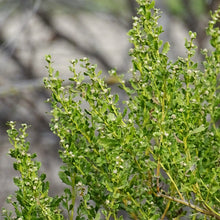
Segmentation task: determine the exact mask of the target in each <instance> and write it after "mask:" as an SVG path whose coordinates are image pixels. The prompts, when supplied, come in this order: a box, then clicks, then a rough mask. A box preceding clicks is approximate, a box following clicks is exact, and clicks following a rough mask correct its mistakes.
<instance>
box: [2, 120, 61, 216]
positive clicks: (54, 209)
mask: <svg viewBox="0 0 220 220" xmlns="http://www.w3.org/2000/svg"><path fill="white" fill-rule="evenodd" d="M9 126H10V129H9V130H8V136H9V140H10V142H11V144H12V145H13V146H14V148H13V149H10V150H9V155H10V156H11V157H12V158H15V159H16V162H15V163H14V169H15V170H17V171H18V172H19V173H20V177H15V178H14V183H15V185H16V186H17V187H18V190H17V191H16V192H15V198H13V197H12V196H9V197H8V199H7V202H8V203H11V204H12V205H13V206H14V209H15V214H16V216H17V218H16V219H19V220H22V219H48V220H52V219H56V220H58V219H63V216H62V215H61V214H60V210H59V209H58V205H59V203H60V200H61V198H58V197H55V198H51V197H49V196H48V190H49V183H48V182H45V181H44V180H45V178H46V175H45V174H41V175H40V176H39V175H38V170H39V168H40V163H39V162H37V161H34V160H33V159H34V158H35V157H36V154H30V153H28V150H29V142H27V141H26V140H25V138H26V137H27V133H26V129H27V125H26V124H22V127H21V128H20V129H19V130H17V129H16V128H15V123H14V122H9ZM2 214H3V216H4V219H7V220H9V219H14V218H13V217H12V213H11V212H8V211H7V210H6V209H3V211H2Z"/></svg>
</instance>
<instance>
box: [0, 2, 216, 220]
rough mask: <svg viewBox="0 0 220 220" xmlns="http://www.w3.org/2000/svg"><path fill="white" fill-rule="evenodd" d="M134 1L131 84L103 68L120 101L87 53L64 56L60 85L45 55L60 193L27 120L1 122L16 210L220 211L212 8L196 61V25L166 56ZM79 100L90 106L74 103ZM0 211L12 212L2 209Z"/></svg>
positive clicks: (161, 214) (151, 21)
mask: <svg viewBox="0 0 220 220" xmlns="http://www.w3.org/2000/svg"><path fill="white" fill-rule="evenodd" d="M137 2H138V3H139V9H138V17H134V18H133V19H134V23H133V29H132V30H130V32H129V35H130V41H131V43H132V44H133V45H134V47H133V48H132V49H131V50H130V55H131V57H132V64H133V68H132V70H131V71H132V74H133V77H132V78H131V80H130V86H127V85H126V84H125V82H124V80H123V78H122V77H121V76H119V75H117V74H116V72H115V70H112V71H110V74H111V75H112V76H113V77H115V78H117V80H118V83H119V84H120V86H121V88H122V89H123V90H124V91H126V93H127V94H128V97H129V99H128V101H125V103H124V109H123V110H120V109H119V107H118V101H119V96H118V95H117V94H116V95H112V94H111V89H110V88H108V86H107V85H106V83H105V81H104V79H103V78H101V77H100V75H101V72H98V73H97V72H96V66H95V65H92V64H90V62H89V60H88V59H87V58H83V59H81V60H72V61H71V66H70V71H71V72H72V77H71V78H70V79H69V80H70V83H69V84H68V85H67V86H64V85H63V80H62V79H61V78H60V77H59V72H54V69H53V68H52V61H51V57H50V56H47V57H46V61H47V62H48V72H49V77H48V78H45V81H44V83H45V87H46V88H48V89H49V90H50V91H51V98H50V99H49V102H50V103H51V105H52V111H51V113H52V116H53V117H52V120H51V130H52V131H53V132H54V133H55V134H56V135H57V136H58V137H59V138H60V145H61V146H62V150H61V151H60V152H59V153H60V157H61V159H62V161H63V166H62V167H61V171H60V172H59V177H60V179H61V180H62V181H63V182H64V183H65V184H66V185H67V188H66V189H65V190H64V194H63V195H62V196H61V197H56V198H50V197H49V196H48V188H49V186H48V183H46V182H44V179H45V175H44V174H43V175H41V176H40V177H38V169H39V163H38V162H35V161H34V160H32V159H33V158H34V157H35V155H30V154H29V153H28V152H27V151H28V148H29V144H28V143H27V142H25V139H24V138H25V137H26V125H24V126H23V127H22V128H21V129H20V131H21V134H20V135H19V132H18V130H16V128H15V124H14V123H10V126H11V128H10V129H9V131H8V134H9V138H10V140H11V143H12V144H13V145H14V149H11V150H10V155H11V156H12V157H14V158H16V160H17V161H16V162H15V164H14V168H15V169H16V170H18V171H19V172H20V174H21V176H20V177H19V178H16V179H15V180H14V181H15V184H16V185H17V186H18V188H19V190H18V191H17V192H16V194H15V195H16V199H17V200H15V201H14V200H13V201H12V202H11V203H12V205H13V206H14V208H15V214H16V215H17V217H15V218H16V219H62V218H63V216H62V212H61V211H60V210H59V207H62V208H64V209H66V210H67V212H68V219H73V218H74V215H77V217H76V219H78V220H80V219H95V220H98V219H101V218H104V219H110V218H113V219H123V217H122V216H119V215H118V213H119V211H120V210H124V211H126V212H127V213H128V214H129V216H130V218H132V219H165V218H167V219H179V218H180V217H181V216H184V215H188V217H187V218H188V219H220V214H219V207H220V201H219V198H220V191H219V190H220V188H219V182H220V179H219V177H220V168H219V163H220V161H219V153H220V148H219V145H220V130H219V127H218V126H217V125H216V122H217V120H218V119H219V116H220V111H219V104H220V97H219V91H218V90H219V83H218V78H217V76H218V74H219V72H220V30H219V28H218V27H217V23H218V24H219V21H220V8H219V9H218V10H217V11H216V12H214V13H213V14H211V17H212V19H211V21H210V22H209V25H208V28H207V34H208V35H209V36H210V43H211V46H212V51H208V50H207V49H204V50H203V51H202V53H203V55H204V61H203V62H202V64H201V65H200V66H199V65H198V63H196V62H195V61H194V60H193V57H194V55H195V52H196V46H195V44H194V40H195V39H196V33H192V32H189V40H186V41H185V47H186V49H187V56H186V58H181V57H178V58H177V60H176V61H174V62H173V61H170V60H169V59H168V57H167V52H168V51H169V43H168V42H166V43H163V41H162V40H160V38H159V36H160V34H161V33H162V32H163V29H162V27H161V26H158V23H157V22H158V19H159V17H160V13H159V10H158V9H156V8H155V7H154V1H146V0H137ZM78 63H79V64H80V66H81V67H82V68H83V70H82V71H81V72H82V73H81V72H80V73H78V72H77V70H76V69H77V68H76V67H77V65H78ZM198 66H199V67H198ZM85 78H86V79H87V81H85ZM88 80H89V82H88ZM83 102H86V103H87V104H88V105H89V108H87V109H83V108H82V103H83ZM77 196H78V197H80V198H81V200H80V204H79V206H77V207H76V205H75V201H76V197H77ZM9 202H10V201H9ZM186 207H188V208H186ZM76 213H77V214H76ZM3 216H4V217H5V219H11V214H10V213H9V212H8V211H6V210H3Z"/></svg>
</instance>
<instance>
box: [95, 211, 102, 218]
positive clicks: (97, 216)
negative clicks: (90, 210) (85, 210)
mask: <svg viewBox="0 0 220 220" xmlns="http://www.w3.org/2000/svg"><path fill="white" fill-rule="evenodd" d="M100 218H101V214H100V212H98V213H97V214H96V216H95V220H99V219H100Z"/></svg>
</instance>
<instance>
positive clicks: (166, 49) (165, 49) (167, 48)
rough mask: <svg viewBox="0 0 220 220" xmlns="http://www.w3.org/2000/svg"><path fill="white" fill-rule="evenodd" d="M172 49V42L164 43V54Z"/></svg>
mask: <svg viewBox="0 0 220 220" xmlns="http://www.w3.org/2000/svg"><path fill="white" fill-rule="evenodd" d="M169 50H170V44H169V42H166V43H165V44H164V45H163V50H162V54H167V52H168V51H169Z"/></svg>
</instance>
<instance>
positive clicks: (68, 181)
mask: <svg viewBox="0 0 220 220" xmlns="http://www.w3.org/2000/svg"><path fill="white" fill-rule="evenodd" d="M59 177H60V179H61V180H62V181H63V182H64V183H66V184H67V185H70V186H71V181H70V180H69V178H68V176H67V175H66V174H65V173H64V172H62V171H60V172H59Z"/></svg>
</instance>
